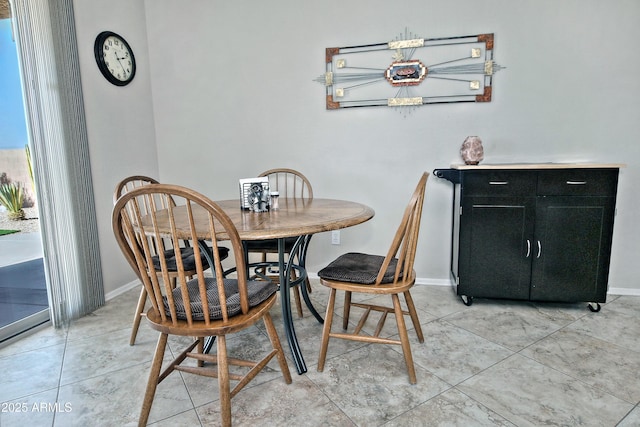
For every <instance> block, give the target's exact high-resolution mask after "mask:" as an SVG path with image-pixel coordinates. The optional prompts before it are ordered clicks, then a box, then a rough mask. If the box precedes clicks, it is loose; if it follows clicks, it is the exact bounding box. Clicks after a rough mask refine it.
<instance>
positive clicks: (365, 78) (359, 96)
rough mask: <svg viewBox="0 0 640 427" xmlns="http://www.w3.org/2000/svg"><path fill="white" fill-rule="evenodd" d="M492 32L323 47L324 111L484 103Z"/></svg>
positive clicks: (490, 75) (493, 67)
mask: <svg viewBox="0 0 640 427" xmlns="http://www.w3.org/2000/svg"><path fill="white" fill-rule="evenodd" d="M493 49H494V36H493V34H477V35H472V36H459V37H444V38H433V39H423V38H417V37H415V36H414V35H412V34H407V33H406V32H405V34H404V35H400V36H399V37H398V38H397V39H396V40H395V41H391V42H387V43H376V44H368V45H361V46H349V47H330V48H327V49H326V54H325V57H326V71H325V73H324V74H323V75H321V76H320V77H318V78H317V79H316V81H317V82H320V83H322V84H324V85H325V86H326V100H327V109H328V110H335V109H338V108H349V107H370V106H389V107H407V106H417V105H424V104H438V103H451V102H489V101H491V90H492V81H493V75H494V73H495V72H497V71H499V70H500V69H502V68H503V67H501V66H499V65H498V64H496V63H495V62H494V59H493Z"/></svg>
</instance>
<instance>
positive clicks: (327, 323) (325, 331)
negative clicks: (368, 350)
mask: <svg viewBox="0 0 640 427" xmlns="http://www.w3.org/2000/svg"><path fill="white" fill-rule="evenodd" d="M335 304H336V290H335V289H333V288H331V290H330V291H329V302H328V303H327V312H326V314H325V316H324V325H323V326H322V342H321V344H320V356H319V357H318V372H322V371H323V370H324V362H325V359H326V357H327V348H328V347H329V334H330V333H331V323H333V308H334V306H335Z"/></svg>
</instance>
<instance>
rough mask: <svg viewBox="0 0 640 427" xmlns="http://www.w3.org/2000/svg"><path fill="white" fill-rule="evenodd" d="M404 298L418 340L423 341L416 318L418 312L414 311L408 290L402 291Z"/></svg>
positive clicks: (414, 307) (420, 328) (418, 321)
mask: <svg viewBox="0 0 640 427" xmlns="http://www.w3.org/2000/svg"><path fill="white" fill-rule="evenodd" d="M404 299H405V301H406V302H407V308H408V309H409V316H411V321H412V322H413V328H414V329H415V331H416V334H417V335H418V342H424V335H423V334H422V327H421V326H420V319H418V312H417V311H416V306H415V305H414V304H413V298H412V297H411V293H410V292H409V291H406V292H405V293H404Z"/></svg>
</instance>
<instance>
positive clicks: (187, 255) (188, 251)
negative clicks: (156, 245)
mask: <svg viewBox="0 0 640 427" xmlns="http://www.w3.org/2000/svg"><path fill="white" fill-rule="evenodd" d="M218 253H219V254H220V259H221V260H222V259H225V258H227V257H228V256H229V249H228V248H224V247H219V248H218ZM180 255H182V264H183V265H184V269H185V270H195V269H196V257H195V255H194V253H193V248H192V247H188V248H181V249H180ZM164 257H165V259H166V260H167V269H168V270H169V271H177V270H178V264H177V261H176V252H175V250H174V249H169V250H166V251H164ZM200 258H201V259H202V266H203V268H204V269H205V270H206V269H207V268H209V263H208V262H207V259H206V258H205V256H204V254H202V253H200ZM151 259H152V260H153V267H154V268H155V269H156V271H159V270H160V256H159V255H156V256H154V257H153V258H151Z"/></svg>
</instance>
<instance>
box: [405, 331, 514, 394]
mask: <svg viewBox="0 0 640 427" xmlns="http://www.w3.org/2000/svg"><path fill="white" fill-rule="evenodd" d="M422 332H423V334H424V343H419V342H418V340H417V338H415V336H414V335H412V334H410V335H409V339H410V341H411V350H412V354H413V359H414V362H415V363H416V364H419V365H420V366H422V367H423V368H425V369H427V370H429V372H432V373H433V374H435V375H437V376H438V377H439V378H441V379H443V380H445V381H446V382H448V383H449V384H452V385H455V384H458V383H459V382H461V381H464V380H465V379H467V378H469V377H471V376H472V375H475V374H477V373H478V372H480V371H482V370H484V369H486V368H488V367H489V366H491V365H493V364H495V363H497V362H499V361H501V360H503V359H505V358H507V357H509V356H510V355H512V354H513V351H511V350H509V349H507V348H505V347H502V346H499V345H497V344H495V343H492V342H491V341H488V340H486V339H484V338H482V337H479V336H477V335H475V334H472V333H471V332H468V331H465V330H464V329H460V328H457V327H455V326H453V325H452V324H450V323H448V322H446V321H443V320H436V321H434V322H429V323H427V324H424V325H422ZM396 338H397V337H396ZM471 349H472V351H470V350H471ZM396 351H401V348H397V349H396Z"/></svg>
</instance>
